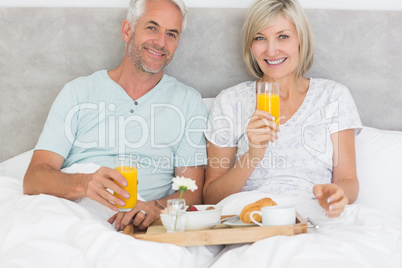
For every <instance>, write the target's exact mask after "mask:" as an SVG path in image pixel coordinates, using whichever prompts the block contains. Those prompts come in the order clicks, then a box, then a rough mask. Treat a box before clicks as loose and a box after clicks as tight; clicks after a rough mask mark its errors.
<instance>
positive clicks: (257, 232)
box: [123, 213, 307, 247]
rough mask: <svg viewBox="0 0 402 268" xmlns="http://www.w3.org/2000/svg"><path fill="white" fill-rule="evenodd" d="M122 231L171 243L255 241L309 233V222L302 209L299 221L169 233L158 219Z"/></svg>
mask: <svg viewBox="0 0 402 268" xmlns="http://www.w3.org/2000/svg"><path fill="white" fill-rule="evenodd" d="M231 216H232V215H231ZM226 217H230V216H223V217H222V218H226ZM123 233H124V234H127V235H130V236H133V237H135V238H137V239H141V240H147V241H154V242H160V243H171V244H175V245H178V246H185V247H188V246H200V245H221V244H237V243H253V242H255V241H258V240H261V239H264V238H267V237H271V236H275V235H287V236H290V235H297V234H302V233H307V223H306V221H305V220H304V219H303V218H302V217H301V216H300V214H299V213H296V224H293V225H282V226H263V227H260V226H253V227H240V228H239V227H238V228H232V227H229V226H227V225H224V224H219V225H216V226H215V227H213V228H212V229H207V230H197V231H185V232H179V233H167V232H166V229H165V227H163V225H162V224H161V222H160V220H158V221H156V222H155V223H154V224H152V225H150V226H149V227H148V229H147V231H146V232H144V231H137V230H136V229H135V230H134V227H133V225H131V224H130V225H128V226H127V227H126V228H125V229H124V231H123Z"/></svg>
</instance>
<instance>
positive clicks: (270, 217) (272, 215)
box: [250, 206, 296, 226]
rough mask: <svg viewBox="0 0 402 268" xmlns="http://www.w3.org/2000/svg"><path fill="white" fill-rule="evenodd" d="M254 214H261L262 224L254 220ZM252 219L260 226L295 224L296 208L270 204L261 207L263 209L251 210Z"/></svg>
mask: <svg viewBox="0 0 402 268" xmlns="http://www.w3.org/2000/svg"><path fill="white" fill-rule="evenodd" d="M254 214H259V215H260V216H261V218H262V224H261V223H259V222H258V221H256V220H254V218H253V215H254ZM250 219H251V220H252V221H253V222H254V223H255V224H258V225H259V226H275V225H289V224H295V223H296V210H295V208H293V207H279V206H268V207H263V208H261V211H253V212H251V213H250Z"/></svg>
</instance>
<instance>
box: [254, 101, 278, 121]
mask: <svg viewBox="0 0 402 268" xmlns="http://www.w3.org/2000/svg"><path fill="white" fill-rule="evenodd" d="M257 109H258V110H263V111H267V112H268V113H270V114H271V115H272V116H273V117H275V120H274V121H275V123H276V124H278V125H279V95H278V94H264V93H258V96H257Z"/></svg>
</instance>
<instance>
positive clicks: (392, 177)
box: [356, 127, 402, 218]
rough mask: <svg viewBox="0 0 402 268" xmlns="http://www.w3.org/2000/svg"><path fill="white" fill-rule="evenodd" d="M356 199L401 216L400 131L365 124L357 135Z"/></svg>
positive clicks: (358, 201) (401, 159) (401, 151)
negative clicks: (357, 179)
mask: <svg viewBox="0 0 402 268" xmlns="http://www.w3.org/2000/svg"><path fill="white" fill-rule="evenodd" d="M356 163H357V177H358V178H359V183H360V191H359V197H358V199H357V201H356V203H358V204H366V205H369V206H370V207H373V208H377V209H380V210H383V211H387V212H389V213H391V214H393V215H396V216H398V217H400V218H402V132H401V131H387V130H379V129H375V128H369V127H364V128H363V129H362V131H361V133H360V134H359V135H358V136H357V137H356Z"/></svg>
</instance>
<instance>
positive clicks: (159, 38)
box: [154, 32, 166, 48]
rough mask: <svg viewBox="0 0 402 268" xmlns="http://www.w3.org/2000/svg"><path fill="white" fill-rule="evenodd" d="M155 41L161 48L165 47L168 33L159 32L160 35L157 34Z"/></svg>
mask: <svg viewBox="0 0 402 268" xmlns="http://www.w3.org/2000/svg"><path fill="white" fill-rule="evenodd" d="M154 43H155V44H156V45H158V46H159V47H160V48H164V47H165V45H166V34H165V33H163V32H160V33H158V35H157V36H155V39H154Z"/></svg>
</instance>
